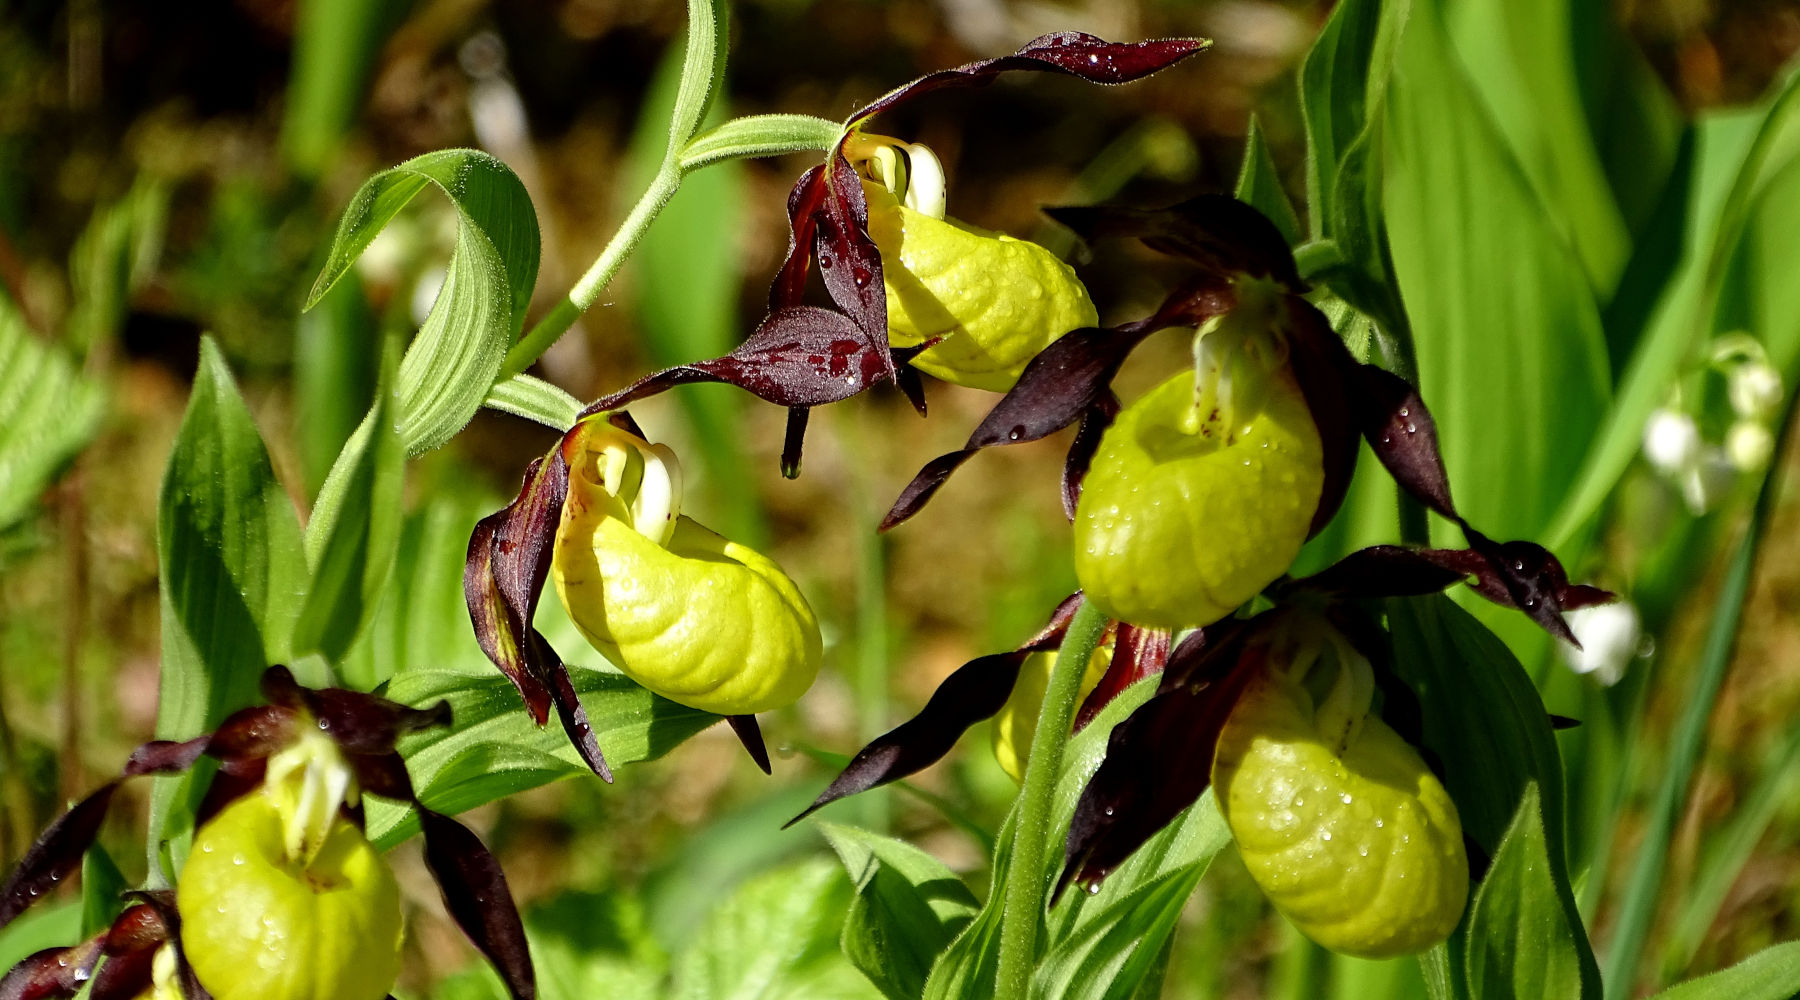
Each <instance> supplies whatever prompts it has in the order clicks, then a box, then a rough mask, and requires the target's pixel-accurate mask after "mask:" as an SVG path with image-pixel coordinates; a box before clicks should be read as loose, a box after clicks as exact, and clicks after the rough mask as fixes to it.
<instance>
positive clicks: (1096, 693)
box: [1075, 622, 1171, 733]
mask: <svg viewBox="0 0 1800 1000" xmlns="http://www.w3.org/2000/svg"><path fill="white" fill-rule="evenodd" d="M1170 638H1171V636H1170V635H1169V631H1168V630H1167V629H1160V628H1140V627H1138V626H1136V625H1127V624H1125V623H1123V622H1121V623H1120V624H1119V626H1118V630H1117V632H1116V633H1115V634H1114V637H1113V653H1112V662H1111V663H1109V664H1107V667H1106V673H1105V674H1104V675H1102V676H1101V678H1100V683H1099V684H1096V685H1094V690H1092V691H1090V692H1088V696H1087V698H1086V700H1084V701H1082V703H1081V708H1080V710H1079V711H1077V712H1076V713H1075V732H1078V733H1079V732H1081V731H1082V730H1083V729H1085V728H1086V727H1087V724H1088V723H1090V722H1092V721H1094V716H1096V715H1099V714H1100V710H1101V709H1103V708H1105V707H1106V706H1107V704H1108V703H1110V702H1111V701H1112V700H1113V699H1114V698H1117V697H1118V696H1119V694H1120V693H1121V692H1123V691H1124V690H1125V689H1126V688H1128V687H1130V686H1132V685H1133V684H1136V683H1137V682H1138V681H1141V680H1143V679H1144V678H1146V677H1153V676H1155V675H1157V674H1160V673H1162V669H1163V666H1164V664H1166V663H1167V662H1168V660H1169V640H1170Z"/></svg>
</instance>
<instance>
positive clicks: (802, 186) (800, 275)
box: [769, 164, 825, 312]
mask: <svg viewBox="0 0 1800 1000" xmlns="http://www.w3.org/2000/svg"><path fill="white" fill-rule="evenodd" d="M824 200H825V166H824V164H820V165H819V166H816V167H813V168H812V169H810V170H808V171H807V172H806V173H804V174H801V175H800V180H799V181H797V182H796V183H795V184H794V189H793V190H792V191H791V192H789V193H788V206H787V207H788V233H789V235H788V252H787V257H786V258H784V259H783V261H782V264H781V269H780V270H778V271H776V272H775V280H774V281H773V282H771V283H770V285H769V311H770V312H775V311H777V310H780V309H785V308H787V307H789V306H797V305H799V304H800V303H801V302H802V301H803V300H804V299H805V297H806V275H807V273H808V270H809V269H808V266H807V265H808V262H810V261H811V260H812V248H813V227H814V226H815V225H816V222H815V221H814V219H815V216H816V215H818V213H819V206H820V205H821V204H822V203H823V202H824Z"/></svg>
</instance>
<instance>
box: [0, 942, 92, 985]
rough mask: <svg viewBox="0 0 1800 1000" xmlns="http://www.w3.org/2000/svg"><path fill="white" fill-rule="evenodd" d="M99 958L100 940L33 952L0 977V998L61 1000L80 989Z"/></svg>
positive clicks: (90, 974)
mask: <svg viewBox="0 0 1800 1000" xmlns="http://www.w3.org/2000/svg"><path fill="white" fill-rule="evenodd" d="M99 960H100V939H99V938H95V939H93V940H91V941H83V942H82V943H81V944H78V945H75V946H74V947H71V948H45V949H44V950H43V951H39V952H34V953H33V954H31V955H29V956H27V957H26V958H25V960H24V961H22V962H20V963H19V964H18V965H15V966H13V967H12V968H11V969H10V970H8V971H7V973H6V975H5V976H0V1000H62V998H64V997H72V996H74V995H75V994H77V993H80V992H81V988H82V987H83V986H85V985H86V984H87V981H88V978H89V977H90V976H92V975H93V973H94V963H95V962H98V961H99Z"/></svg>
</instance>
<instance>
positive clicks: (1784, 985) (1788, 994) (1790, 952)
mask: <svg viewBox="0 0 1800 1000" xmlns="http://www.w3.org/2000/svg"><path fill="white" fill-rule="evenodd" d="M1796 983H1800V941H1788V942H1785V943H1783V944H1778V945H1775V946H1774V947H1772V948H1764V949H1763V950H1762V951H1759V952H1757V953H1756V954H1754V955H1751V956H1750V957H1749V958H1746V959H1744V960H1743V961H1742V962H1739V963H1738V964H1736V965H1734V966H1732V967H1731V968H1729V969H1725V970H1722V971H1720V972H1715V973H1713V974H1712V975H1710V976H1701V977H1700V978H1698V979H1690V980H1688V981H1687V982H1685V983H1678V984H1676V985H1674V986H1671V987H1669V988H1668V989H1666V990H1663V991H1662V992H1661V993H1658V994H1656V995H1655V996H1653V997H1651V998H1650V1000H1792V998H1793V996H1794V989H1795V984H1796Z"/></svg>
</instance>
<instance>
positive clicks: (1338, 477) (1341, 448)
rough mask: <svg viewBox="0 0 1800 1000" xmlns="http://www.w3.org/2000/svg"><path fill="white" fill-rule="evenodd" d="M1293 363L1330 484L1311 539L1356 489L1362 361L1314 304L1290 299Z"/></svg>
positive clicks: (1290, 355) (1323, 491)
mask: <svg viewBox="0 0 1800 1000" xmlns="http://www.w3.org/2000/svg"><path fill="white" fill-rule="evenodd" d="M1287 307H1288V332H1289V336H1288V361H1289V363H1290V365H1291V366H1292V367H1293V371H1294V381H1296V382H1298V383H1299V384H1300V394H1301V395H1302V396H1304V397H1305V398H1306V407H1307V409H1308V410H1310V411H1311V412H1312V418H1313V424H1314V425H1316V426H1317V427H1318V429H1319V444H1320V446H1321V448H1322V449H1323V451H1324V465H1325V482H1324V486H1323V488H1322V489H1321V490H1320V491H1319V506H1318V507H1317V509H1315V510H1314V511H1313V519H1312V526H1311V528H1310V529H1309V530H1308V531H1307V537H1308V538H1310V537H1312V536H1313V535H1316V534H1318V533H1319V532H1320V531H1321V530H1323V529H1324V527H1325V525H1326V524H1327V523H1329V522H1330V521H1331V519H1332V517H1333V516H1334V515H1336V514H1337V511H1338V508H1339V507H1340V506H1342V505H1343V502H1344V494H1345V493H1346V492H1347V491H1348V490H1349V489H1350V477H1351V476H1353V475H1354V474H1355V473H1356V453H1357V441H1358V439H1359V438H1360V437H1361V434H1360V433H1359V428H1358V426H1357V421H1356V412H1355V410H1354V408H1353V406H1352V404H1351V402H1350V394H1349V391H1348V386H1350V385H1351V384H1352V383H1353V380H1354V379H1355V377H1356V371H1357V363H1356V359H1355V358H1353V357H1351V355H1350V351H1349V350H1348V349H1347V348H1345V347H1344V342H1343V340H1341V339H1340V338H1339V337H1338V335H1337V333H1336V332H1334V331H1333V330H1332V329H1331V324H1330V322H1328V321H1327V320H1326V319H1325V317H1324V315H1323V314H1321V313H1320V312H1319V310H1317V309H1315V308H1313V305H1312V303H1310V302H1308V301H1306V300H1305V299H1302V298H1300V297H1299V296H1297V295H1293V296H1288V298H1287Z"/></svg>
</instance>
